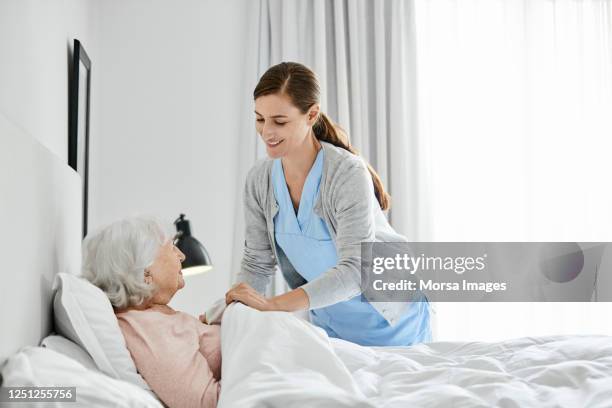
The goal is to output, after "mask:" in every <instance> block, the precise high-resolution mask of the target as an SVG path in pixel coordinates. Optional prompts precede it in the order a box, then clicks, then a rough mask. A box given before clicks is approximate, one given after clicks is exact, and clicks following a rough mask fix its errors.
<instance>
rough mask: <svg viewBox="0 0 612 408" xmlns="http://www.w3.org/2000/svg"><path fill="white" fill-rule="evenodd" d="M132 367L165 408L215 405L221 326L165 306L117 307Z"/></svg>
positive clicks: (218, 376)
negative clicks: (121, 310)
mask: <svg viewBox="0 0 612 408" xmlns="http://www.w3.org/2000/svg"><path fill="white" fill-rule="evenodd" d="M117 319H118V321H119V327H120V328H121V332H122V333H123V336H124V337H125V341H126V344H127V348H128V350H129V351H130V354H131V355H132V358H133V359H134V363H135V364H136V368H137V369H138V372H139V373H140V375H142V377H143V378H144V379H145V381H146V382H147V384H149V386H150V387H151V389H152V390H153V392H155V394H156V395H157V396H158V397H159V399H160V400H161V401H163V403H164V404H166V405H167V406H168V407H169V408H174V407H206V408H213V407H216V406H217V400H218V398H219V393H220V382H219V381H220V380H221V337H220V334H221V333H220V332H221V330H220V326H218V325H206V324H203V323H201V322H200V321H199V320H198V319H196V318H195V317H193V316H191V315H188V314H186V313H183V312H177V311H172V309H169V308H165V307H163V306H153V307H151V308H149V309H146V310H128V311H126V312H121V313H117Z"/></svg>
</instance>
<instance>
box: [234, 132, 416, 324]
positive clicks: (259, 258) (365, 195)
mask: <svg viewBox="0 0 612 408" xmlns="http://www.w3.org/2000/svg"><path fill="white" fill-rule="evenodd" d="M321 145H322V148H323V153H324V161H323V174H322V176H321V185H320V189H319V196H318V197H317V200H316V203H315V206H314V209H313V210H314V212H315V214H317V215H318V216H319V217H321V218H322V219H323V220H324V221H325V224H326V225H327V228H328V230H329V233H330V235H331V237H332V239H333V241H334V242H335V244H336V251H337V255H338V264H337V265H336V266H334V267H332V268H330V269H329V270H328V271H326V272H325V273H323V274H322V275H321V276H319V277H318V278H317V279H314V280H312V281H310V282H306V280H304V278H302V276H301V275H299V274H298V273H297V272H296V270H295V269H294V268H293V266H292V265H291V263H290V262H289V260H288V259H287V257H286V255H285V254H284V252H283V251H282V249H281V248H280V247H279V246H278V245H276V242H275V239H274V216H275V215H276V213H277V212H278V204H277V202H276V199H275V197H274V190H273V185H272V181H271V169H272V163H273V160H271V159H263V160H260V161H258V162H257V163H255V165H254V166H253V168H252V169H251V170H250V171H249V174H248V175H247V180H246V184H245V190H244V211H245V223H246V233H245V244H244V256H243V258H242V264H241V271H240V273H239V275H238V279H237V281H238V282H246V283H248V284H249V285H251V286H252V287H253V288H254V289H255V290H257V291H258V292H260V293H262V294H264V293H265V292H266V288H267V286H268V284H269V283H270V280H271V277H272V276H273V274H274V273H275V271H276V265H277V264H278V266H280V269H281V271H282V273H283V275H284V277H285V280H286V281H287V283H288V284H289V286H290V287H291V288H292V289H295V288H298V287H301V288H302V289H304V291H305V292H306V294H307V295H308V298H309V301H310V309H318V308H321V307H325V306H329V305H332V304H335V303H338V302H342V301H345V300H348V299H351V298H353V297H355V296H357V295H359V294H360V293H361V288H360V283H361V271H360V266H361V245H360V244H361V242H405V241H407V240H406V238H405V237H403V236H402V235H399V234H398V233H396V232H395V231H394V230H393V228H391V226H390V225H389V223H388V221H387V219H386V217H385V215H384V213H383V212H382V210H381V208H380V206H379V204H378V201H377V200H376V196H375V194H374V185H373V183H372V177H371V176H370V173H369V172H368V168H367V166H366V164H365V163H364V161H363V160H362V159H361V158H360V157H359V156H355V155H353V154H352V153H350V152H348V151H346V150H344V149H341V148H338V147H336V146H334V145H332V144H329V143H326V142H321ZM277 261H278V262H277ZM371 304H372V306H373V307H374V308H375V309H376V310H377V311H378V312H379V313H380V314H381V315H382V316H383V317H384V318H385V319H386V320H387V321H388V322H389V324H390V325H394V324H395V323H396V321H397V319H398V317H399V316H400V315H401V314H402V313H403V312H404V311H405V309H406V307H408V306H409V303H402V302H373V303H371Z"/></svg>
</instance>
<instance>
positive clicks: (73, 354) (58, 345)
mask: <svg viewBox="0 0 612 408" xmlns="http://www.w3.org/2000/svg"><path fill="white" fill-rule="evenodd" d="M40 345H41V346H42V347H46V348H49V349H51V350H53V351H57V352H58V353H60V354H63V355H65V356H67V357H70V358H71V359H73V360H75V361H76V362H78V363H80V364H81V365H82V366H84V367H85V368H88V369H90V370H97V369H98V366H96V363H95V362H94V361H93V359H92V358H91V356H90V355H89V354H87V352H86V351H85V350H83V348H82V347H81V346H79V345H78V344H76V343H74V342H72V341H70V340H68V339H67V338H65V337H64V336H58V335H57V334H52V335H49V336H47V337H45V338H44V339H42V341H41V342H40Z"/></svg>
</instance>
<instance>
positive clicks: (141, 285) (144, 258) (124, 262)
mask: <svg viewBox="0 0 612 408" xmlns="http://www.w3.org/2000/svg"><path fill="white" fill-rule="evenodd" d="M169 238H170V234H169V231H168V230H165V229H164V227H162V224H160V223H159V222H158V221H157V220H156V219H155V218H152V217H141V216H139V217H131V218H125V219H122V220H119V221H116V222H113V223H112V224H110V225H108V226H106V227H103V228H101V229H99V230H97V231H95V232H94V233H92V234H89V235H87V237H86V238H85V240H84V241H83V267H82V273H83V277H85V278H86V279H87V280H89V281H90V282H91V283H93V284H94V285H96V286H97V287H99V288H100V289H102V290H103V291H104V293H106V296H108V299H109V300H110V302H111V304H112V305H113V306H114V307H116V308H125V307H129V306H137V305H140V304H141V303H142V302H143V301H145V300H147V299H149V298H150V297H151V296H153V294H154V292H155V290H156V288H155V287H154V285H153V284H147V283H145V281H144V272H145V269H146V268H148V267H150V266H151V264H153V261H154V260H155V257H156V256H157V252H158V251H159V248H160V247H161V246H162V245H163V244H164V243H165V242H166V241H167V240H168V239H169Z"/></svg>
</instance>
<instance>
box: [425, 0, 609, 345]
mask: <svg viewBox="0 0 612 408" xmlns="http://www.w3.org/2000/svg"><path fill="white" fill-rule="evenodd" d="M415 11H416V12H415V15H416V26H417V58H416V60H417V66H418V68H417V71H418V82H417V83H418V89H419V97H418V107H419V135H420V137H421V138H422V140H426V141H427V146H426V150H427V151H429V152H431V156H432V158H433V160H432V161H431V162H429V163H428V164H429V165H428V167H427V169H425V168H423V169H421V170H422V171H426V172H427V173H428V177H427V180H428V186H429V189H428V192H429V194H430V199H431V207H430V209H429V211H430V215H431V218H432V223H431V228H430V230H429V232H430V235H428V236H422V238H423V239H424V240H431V241H573V242H575V241H612V188H611V187H610V186H611V178H612V148H611V147H612V146H611V144H610V138H611V136H612V25H611V24H612V13H611V7H610V1H607V0H582V1H576V0H554V1H553V0H526V1H515V0H486V1H479V0H460V1H458V0H428V1H426V0H423V1H420V0H419V1H417V2H416V7H415ZM611 256H612V254H608V255H607V259H608V260H609V259H610V257H611ZM610 266H611V265H610V264H608V267H610ZM609 273H610V270H609V269H608V274H609ZM607 279H608V281H607V282H608V285H611V284H612V281H610V280H609V279H610V278H609V277H608V278H607ZM610 290H612V286H610ZM437 309H438V310H437V311H438V313H437V317H438V322H437V323H438V327H437V329H438V330H437V335H438V339H443V340H456V339H472V340H476V339H479V340H498V339H501V338H508V337H517V336H525V335H545V334H556V333H607V334H612V326H610V325H609V316H610V313H611V312H612V307H610V305H609V304H605V303H599V304H596V303H588V304H580V303H572V304H569V303H568V304H543V303H540V304H521V303H514V304H500V303H497V304H487V303H479V304H451V303H439V304H438V305H437Z"/></svg>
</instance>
